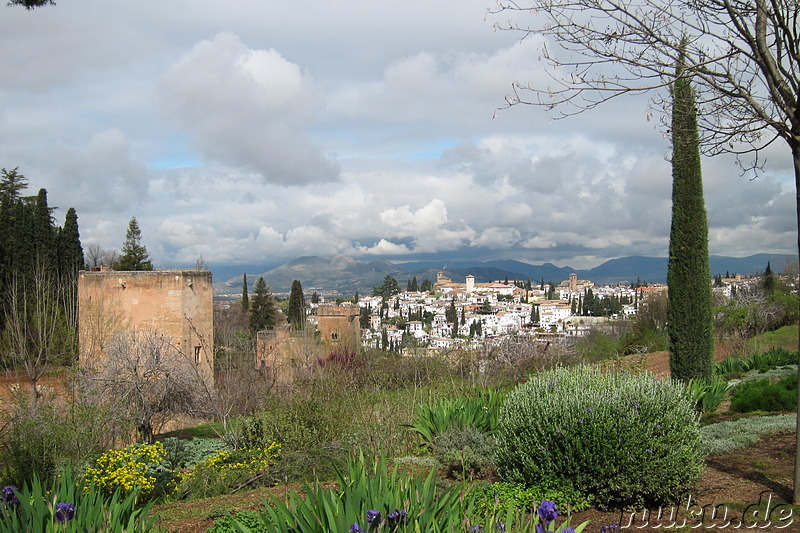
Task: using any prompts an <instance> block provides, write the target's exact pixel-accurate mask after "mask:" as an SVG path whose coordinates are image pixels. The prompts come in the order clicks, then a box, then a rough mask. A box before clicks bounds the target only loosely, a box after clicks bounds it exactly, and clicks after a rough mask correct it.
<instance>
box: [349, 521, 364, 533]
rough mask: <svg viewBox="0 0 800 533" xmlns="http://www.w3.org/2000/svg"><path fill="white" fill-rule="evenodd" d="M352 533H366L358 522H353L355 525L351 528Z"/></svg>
mask: <svg viewBox="0 0 800 533" xmlns="http://www.w3.org/2000/svg"><path fill="white" fill-rule="evenodd" d="M350 533H366V532H365V531H364V530H363V529H361V526H359V525H358V522H353V525H352V526H350Z"/></svg>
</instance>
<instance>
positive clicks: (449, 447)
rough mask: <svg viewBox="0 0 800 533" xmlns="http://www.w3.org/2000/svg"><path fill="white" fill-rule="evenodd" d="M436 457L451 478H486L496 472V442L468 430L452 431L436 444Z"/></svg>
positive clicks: (445, 433) (479, 433) (439, 438)
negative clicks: (493, 459) (494, 462)
mask: <svg viewBox="0 0 800 533" xmlns="http://www.w3.org/2000/svg"><path fill="white" fill-rule="evenodd" d="M433 455H434V457H436V460H437V462H438V463H439V464H440V465H441V466H442V467H443V468H444V469H445V471H446V473H447V475H448V476H449V477H452V478H456V479H462V478H469V479H474V478H483V477H486V476H487V475H489V474H490V473H491V472H492V471H493V470H494V466H493V462H492V457H493V455H494V438H492V437H490V436H488V435H484V434H483V433H481V432H480V431H478V430H477V429H475V428H473V427H469V426H467V427H456V428H452V429H449V430H447V431H445V432H444V433H442V434H441V435H439V436H438V437H436V439H435V440H434V441H433Z"/></svg>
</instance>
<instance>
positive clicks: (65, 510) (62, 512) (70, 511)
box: [56, 503, 75, 522]
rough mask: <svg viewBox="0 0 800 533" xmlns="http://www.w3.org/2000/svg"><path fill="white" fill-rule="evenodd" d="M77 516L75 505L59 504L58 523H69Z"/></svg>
mask: <svg viewBox="0 0 800 533" xmlns="http://www.w3.org/2000/svg"><path fill="white" fill-rule="evenodd" d="M74 516H75V504H73V503H57V504H56V522H69V521H70V520H72V519H73V517H74Z"/></svg>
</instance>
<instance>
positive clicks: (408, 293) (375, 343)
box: [308, 272, 757, 351]
mask: <svg viewBox="0 0 800 533" xmlns="http://www.w3.org/2000/svg"><path fill="white" fill-rule="evenodd" d="M387 278H390V277H389V276H387ZM388 282H389V284H396V281H395V280H394V279H388ZM756 282H757V281H756V280H755V279H753V278H748V277H743V276H741V275H735V276H732V277H721V276H720V277H718V278H715V279H714V281H713V285H714V292H715V293H717V294H719V295H720V296H723V297H730V296H731V295H732V294H733V293H735V292H736V291H737V290H739V291H746V290H748V288H749V287H750V286H751V285H752V284H753V283H756ZM413 285H416V278H414V280H413V282H412V281H409V286H411V288H414V287H413ZM382 289H383V287H376V291H377V292H381V291H382ZM397 290H398V292H397V293H396V294H392V295H391V296H385V295H373V296H363V297H360V298H359V299H358V302H357V304H356V303H355V302H352V301H346V302H341V301H340V302H339V303H338V304H337V305H335V306H334V305H333V304H331V303H330V302H326V301H325V300H324V299H322V300H320V302H319V303H313V301H312V303H311V304H310V308H311V314H310V315H309V317H308V318H309V320H310V321H311V322H312V323H315V324H317V326H318V328H319V329H320V331H321V332H322V333H323V337H326V336H327V337H328V340H336V338H338V336H339V335H340V333H339V332H338V330H336V329H335V328H334V329H330V328H326V327H323V326H321V325H320V322H321V320H320V318H319V316H318V312H319V310H321V309H324V310H325V311H324V313H325V314H326V315H328V316H330V315H331V313H332V312H333V311H331V309H336V311H335V313H338V314H339V315H340V316H347V317H350V318H352V319H354V320H355V319H356V317H358V318H357V320H358V323H359V325H360V328H359V329H360V331H361V339H362V342H363V344H365V345H366V346H371V347H375V348H382V349H384V350H386V349H394V350H395V351H403V349H404V348H408V347H412V348H427V349H432V350H436V349H441V348H452V347H459V346H461V347H466V346H469V345H470V344H473V343H475V342H483V341H491V340H496V339H500V338H502V337H504V336H506V335H512V334H514V335H523V336H529V337H533V338H536V339H538V340H552V339H554V338H570V337H580V336H583V335H586V334H587V333H589V332H590V331H591V329H592V328H593V327H597V326H599V325H602V324H605V323H607V322H608V321H609V320H619V319H629V318H632V317H633V316H635V315H636V314H637V312H638V310H639V309H640V307H643V306H646V305H648V301H649V299H650V298H651V296H654V295H660V294H663V295H666V292H667V285H666V284H664V283H657V284H642V283H640V282H637V283H634V284H631V285H623V284H619V285H604V286H600V285H595V284H594V283H593V282H592V281H590V280H582V279H578V277H577V274H571V275H570V278H569V279H568V280H564V281H562V282H561V283H559V284H557V285H556V284H555V283H553V282H549V283H545V282H544V281H542V282H541V283H540V284H537V285H532V284H531V281H530V280H527V281H521V280H502V281H501V280H496V281H493V282H490V283H478V282H476V280H475V277H474V276H471V275H468V276H466V278H465V280H464V281H463V282H458V281H453V280H451V279H449V278H448V277H446V276H445V275H444V274H443V273H441V272H440V273H438V275H437V279H436V282H435V283H433V284H431V286H430V290H404V291H400V290H399V288H398V289H397ZM326 318H327V317H326ZM322 320H325V319H322ZM332 336H335V338H331V337H332Z"/></svg>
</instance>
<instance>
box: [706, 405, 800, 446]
mask: <svg viewBox="0 0 800 533" xmlns="http://www.w3.org/2000/svg"><path fill="white" fill-rule="evenodd" d="M796 426H797V416H796V415H794V414H789V415H776V416H758V417H751V418H740V419H739V420H727V421H725V422H719V423H718V424H710V425H708V426H705V427H703V428H702V429H701V430H700V433H701V435H702V439H703V449H704V451H705V453H707V454H708V455H712V454H715V453H725V452H732V451H734V450H738V449H740V448H744V447H746V446H750V445H752V444H755V443H756V442H758V441H759V440H760V439H761V437H763V436H764V435H767V434H770V433H777V432H780V431H795V428H796Z"/></svg>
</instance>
